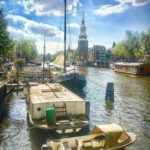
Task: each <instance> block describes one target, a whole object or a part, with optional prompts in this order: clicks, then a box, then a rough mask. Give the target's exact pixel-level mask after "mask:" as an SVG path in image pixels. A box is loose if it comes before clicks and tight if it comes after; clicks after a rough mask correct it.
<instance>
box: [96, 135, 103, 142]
mask: <svg viewBox="0 0 150 150" xmlns="http://www.w3.org/2000/svg"><path fill="white" fill-rule="evenodd" d="M94 140H97V141H101V140H105V136H104V135H99V136H97V137H95V138H94Z"/></svg>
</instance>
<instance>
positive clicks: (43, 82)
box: [43, 30, 46, 83]
mask: <svg viewBox="0 0 150 150" xmlns="http://www.w3.org/2000/svg"><path fill="white" fill-rule="evenodd" d="M45 36H46V30H45V32H44V47H43V48H44V52H43V83H44V69H45V68H44V67H45Z"/></svg>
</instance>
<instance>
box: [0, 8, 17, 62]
mask: <svg viewBox="0 0 150 150" xmlns="http://www.w3.org/2000/svg"><path fill="white" fill-rule="evenodd" d="M13 50H14V43H13V41H12V40H11V39H10V37H9V33H8V31H7V22H6V20H5V18H4V15H3V10H2V9H0V58H1V59H2V61H5V60H6V59H7V58H9V57H12V55H13V52H14V51H13Z"/></svg>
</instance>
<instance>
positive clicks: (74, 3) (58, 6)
mask: <svg viewBox="0 0 150 150" xmlns="http://www.w3.org/2000/svg"><path fill="white" fill-rule="evenodd" d="M18 4H19V5H22V6H24V8H25V12H26V13H28V14H29V13H32V12H35V13H36V14H37V15H54V16H62V15H63V14H64V13H63V10H64V1H63V0H30V1H23V2H18ZM77 7H82V4H81V3H80V1H79V0H70V1H69V2H67V10H68V12H69V13H72V14H75V12H76V11H77Z"/></svg>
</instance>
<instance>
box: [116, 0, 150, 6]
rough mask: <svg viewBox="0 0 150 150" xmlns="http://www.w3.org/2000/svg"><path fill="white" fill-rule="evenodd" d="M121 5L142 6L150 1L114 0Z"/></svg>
mask: <svg viewBox="0 0 150 150" xmlns="http://www.w3.org/2000/svg"><path fill="white" fill-rule="evenodd" d="M116 1H118V2H120V3H121V4H126V3H131V4H132V5H133V6H142V5H145V4H147V3H149V2H150V0H116Z"/></svg>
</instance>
